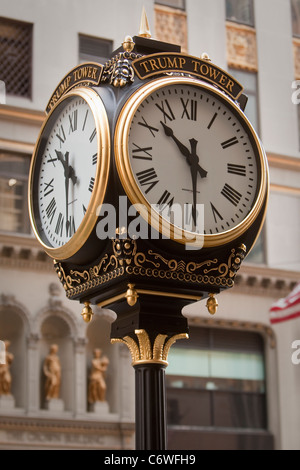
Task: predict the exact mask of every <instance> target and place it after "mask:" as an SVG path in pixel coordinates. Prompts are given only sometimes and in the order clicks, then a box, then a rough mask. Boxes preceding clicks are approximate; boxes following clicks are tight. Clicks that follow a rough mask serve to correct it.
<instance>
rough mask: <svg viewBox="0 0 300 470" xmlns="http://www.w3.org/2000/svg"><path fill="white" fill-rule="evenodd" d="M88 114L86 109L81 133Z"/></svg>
mask: <svg viewBox="0 0 300 470" xmlns="http://www.w3.org/2000/svg"><path fill="white" fill-rule="evenodd" d="M88 114H89V110H88V109H87V110H86V113H85V116H84V121H83V126H82V130H83V131H84V129H85V125H86V120H87V117H88Z"/></svg>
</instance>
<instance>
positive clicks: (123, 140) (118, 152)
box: [114, 77, 269, 248]
mask: <svg viewBox="0 0 300 470" xmlns="http://www.w3.org/2000/svg"><path fill="white" fill-rule="evenodd" d="M174 84H185V85H193V86H197V87H199V88H204V89H208V90H209V91H210V92H213V93H214V94H215V95H217V97H218V98H219V99H221V100H223V101H225V102H226V103H227V105H228V106H229V108H234V109H235V111H236V112H237V113H238V115H239V116H240V118H241V120H243V121H244V122H245V124H246V125H247V126H248V128H249V130H250V133H251V134H252V137H253V139H254V142H255V144H256V147H257V151H258V155H259V162H258V165H259V163H260V167H261V168H260V170H261V181H260V187H259V192H258V195H257V198H256V202H255V204H254V206H253V208H252V210H251V212H250V213H249V214H248V216H247V217H246V218H245V219H244V220H243V221H242V222H241V223H240V224H238V225H237V226H235V227H234V228H232V229H231V230H228V231H225V232H223V233H218V234H214V235H203V234H195V233H191V232H188V231H184V230H182V229H179V228H178V227H176V226H174V225H173V224H171V223H170V222H168V221H167V220H166V219H163V218H162V217H161V215H160V214H158V213H157V212H156V211H153V210H152V211H151V205H150V203H149V202H148V200H147V199H146V197H145V195H144V194H143V193H142V191H141V189H140V188H139V186H138V184H137V182H136V180H135V177H134V174H133V171H132V168H131V164H130V157H129V152H128V139H129V133H130V126H131V122H132V119H133V117H134V114H135V113H136V111H137V109H138V108H139V106H140V105H141V104H142V102H143V101H144V100H146V99H147V97H148V96H150V95H151V94H152V93H154V92H156V91H157V90H160V89H161V88H163V87H167V86H170V85H174ZM114 150H115V161H116V166H117V171H118V174H119V177H120V180H121V183H122V185H123V188H124V189H125V192H126V194H127V196H128V198H129V199H130V201H131V203H132V204H138V206H137V210H138V211H139V212H140V214H141V216H142V217H143V218H144V220H146V222H147V223H149V221H151V225H152V226H153V227H154V228H155V230H157V231H158V232H160V233H161V234H164V235H167V236H170V238H171V239H172V240H174V241H175V242H177V243H182V244H186V245H193V246H194V247H197V246H199V247H201V248H202V247H203V246H204V247H214V246H220V245H224V244H226V243H230V242H232V241H233V240H235V239H236V238H238V237H240V236H241V235H242V234H243V233H244V232H245V231H246V230H248V229H249V228H250V227H251V225H252V224H253V222H254V221H255V219H256V218H257V216H258V215H259V213H260V210H261V208H262V206H263V203H264V201H265V198H266V196H267V194H268V189H269V174H268V166H267V158H266V154H265V151H264V149H263V147H262V145H261V143H260V140H259V138H258V136H257V134H256V132H255V130H254V128H253V126H252V125H251V123H250V122H249V120H248V119H247V117H246V116H245V115H244V113H243V112H242V111H241V110H240V108H239V107H238V106H237V105H235V103H234V102H233V101H232V100H231V99H229V98H228V97H227V96H226V95H225V94H224V93H222V92H220V91H219V90H217V89H216V88H215V87H213V86H211V85H210V84H208V83H205V82H203V81H200V80H196V79H193V78H188V77H168V78H159V79H156V80H153V81H151V82H149V83H147V84H145V85H144V86H142V87H140V88H139V89H138V90H137V91H136V92H135V93H133V95H132V96H131V97H130V98H129V99H128V101H127V102H126V103H125V105H124V107H123V109H122V111H121V113H120V115H119V118H118V121H117V125H116V130H115V137H114ZM191 240H192V241H191Z"/></svg>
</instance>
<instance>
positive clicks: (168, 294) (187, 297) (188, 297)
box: [97, 284, 202, 308]
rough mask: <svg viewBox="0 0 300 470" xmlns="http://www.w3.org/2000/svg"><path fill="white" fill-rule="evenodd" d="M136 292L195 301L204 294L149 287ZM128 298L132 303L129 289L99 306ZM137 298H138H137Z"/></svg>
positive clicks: (130, 287) (129, 286) (130, 285)
mask: <svg viewBox="0 0 300 470" xmlns="http://www.w3.org/2000/svg"><path fill="white" fill-rule="evenodd" d="M133 285H134V284H128V289H133V287H132V286H133ZM134 291H135V293H136V294H145V295H157V296H159V297H171V298H175V299H185V300H194V301H195V302H198V301H199V300H201V299H202V295H190V294H177V293H173V292H161V291H155V290H147V289H134ZM123 299H126V300H127V303H128V305H130V306H133V305H135V303H136V302H135V303H134V304H133V305H131V304H130V303H129V302H128V290H127V291H125V292H123V293H122V294H119V295H115V296H114V297H111V298H110V299H106V300H103V301H102V302H99V303H98V304H97V305H98V307H102V308H103V307H106V306H107V305H109V304H111V303H114V302H118V301H119V300H123ZM136 300H137V299H136Z"/></svg>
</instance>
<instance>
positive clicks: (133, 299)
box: [125, 284, 138, 307]
mask: <svg viewBox="0 0 300 470" xmlns="http://www.w3.org/2000/svg"><path fill="white" fill-rule="evenodd" d="M125 297H126V300H127V303H128V305H129V306H130V307H133V306H134V305H135V304H136V303H137V299H138V294H137V291H136V290H135V288H134V284H128V289H127V292H126V294H125Z"/></svg>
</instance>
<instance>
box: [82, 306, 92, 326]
mask: <svg viewBox="0 0 300 470" xmlns="http://www.w3.org/2000/svg"><path fill="white" fill-rule="evenodd" d="M81 315H82V318H83V320H84V321H85V323H90V322H91V321H92V318H93V310H92V309H91V304H90V302H84V307H83V310H82V313H81Z"/></svg>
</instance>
